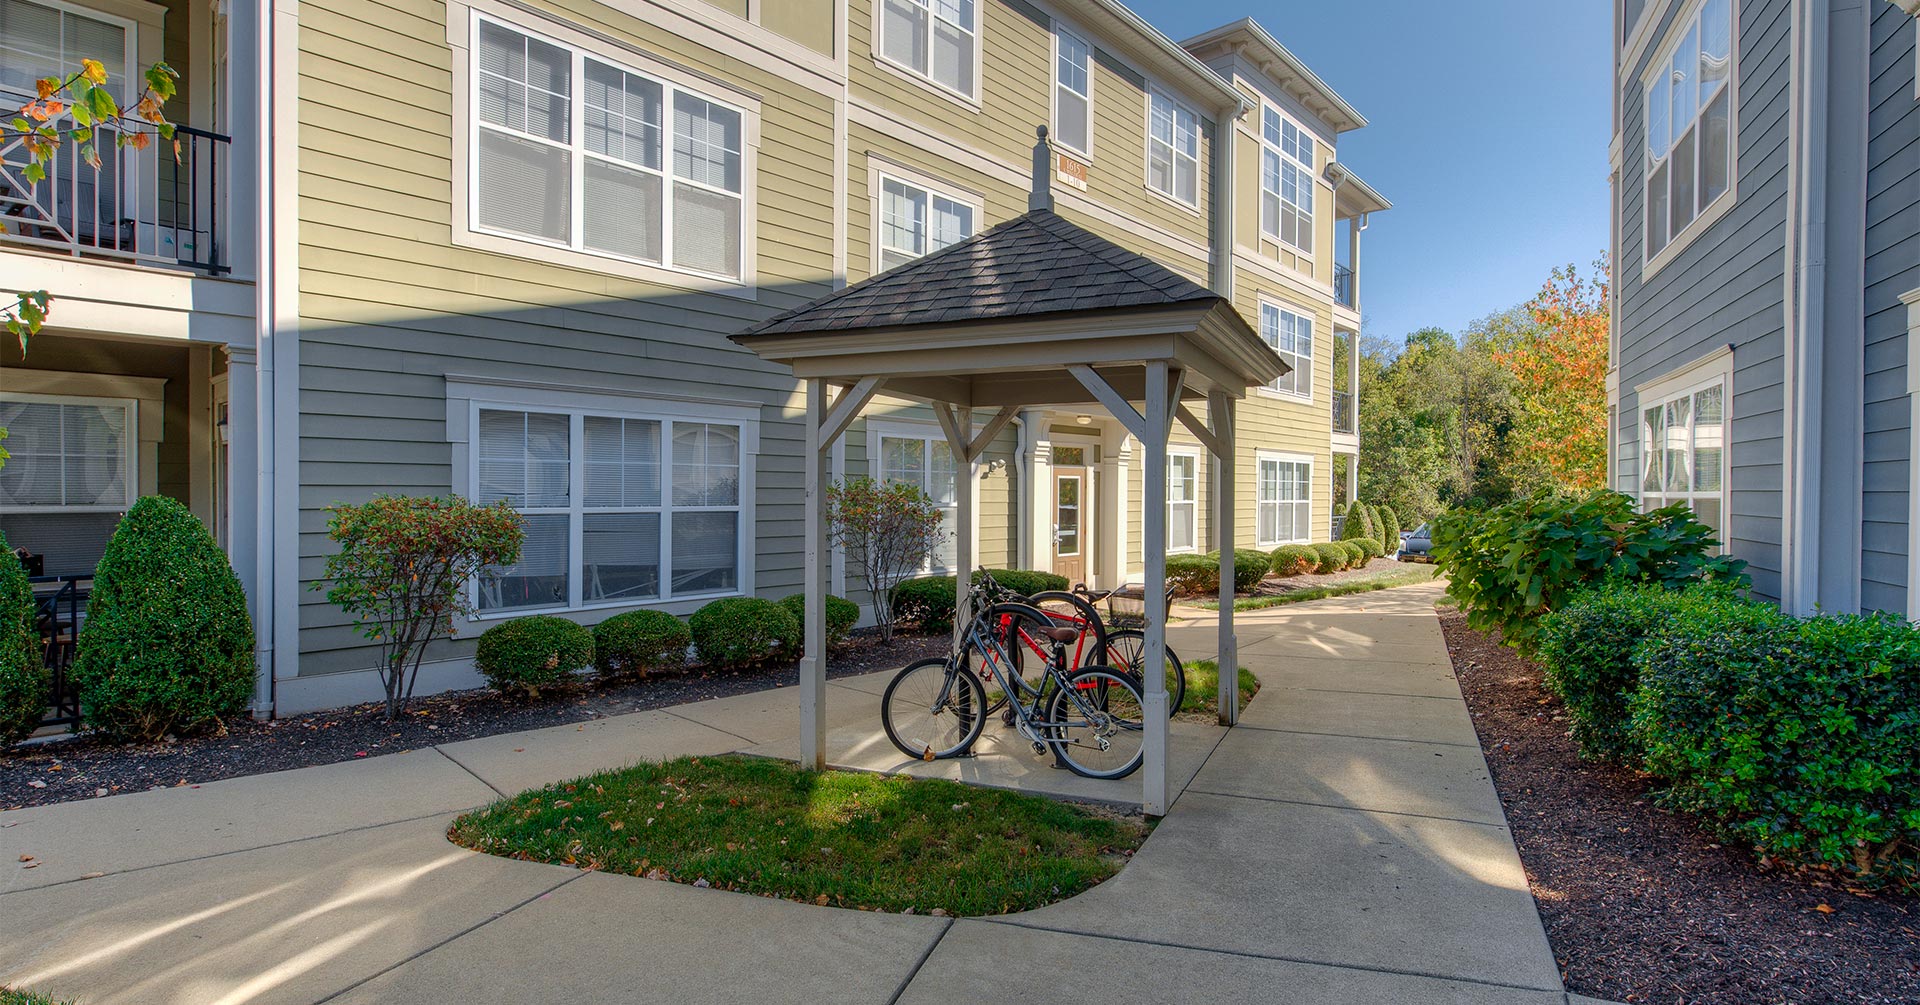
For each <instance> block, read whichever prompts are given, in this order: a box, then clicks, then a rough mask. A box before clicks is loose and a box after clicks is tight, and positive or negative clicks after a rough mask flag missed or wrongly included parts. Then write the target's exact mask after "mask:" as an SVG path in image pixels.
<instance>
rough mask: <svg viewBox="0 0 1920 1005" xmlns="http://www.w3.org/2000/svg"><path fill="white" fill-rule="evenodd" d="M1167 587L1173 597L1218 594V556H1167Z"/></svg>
mask: <svg viewBox="0 0 1920 1005" xmlns="http://www.w3.org/2000/svg"><path fill="white" fill-rule="evenodd" d="M1167 587H1168V588H1169V589H1171V590H1172V591H1173V592H1174V595H1175V596H1182V597H1184V596H1192V595H1193V594H1196V593H1219V592H1220V556H1218V555H1215V556H1213V557H1211V558H1209V557H1207V556H1206V555H1168V556H1167Z"/></svg>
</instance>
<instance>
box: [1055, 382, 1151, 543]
mask: <svg viewBox="0 0 1920 1005" xmlns="http://www.w3.org/2000/svg"><path fill="white" fill-rule="evenodd" d="M1156 366H1157V367H1159V368H1160V370H1159V372H1160V376H1161V383H1162V386H1164V385H1165V379H1166V373H1167V365H1166V364H1165V363H1149V364H1147V373H1148V377H1147V384H1148V386H1149V387H1151V386H1152V385H1153V379H1154V378H1153V377H1152V374H1153V372H1154V370H1153V368H1154V367H1156ZM1067 372H1068V373H1071V374H1073V376H1074V378H1075V379H1077V380H1079V381H1080V384H1081V386H1082V387H1085V388H1086V389H1087V393H1088V394H1091V395H1093V400H1095V401H1097V402H1099V403H1100V404H1101V405H1102V406H1103V407H1105V408H1106V410H1107V411H1108V413H1110V414H1111V415H1112V416H1113V417H1114V418H1116V419H1119V420H1120V424H1121V425H1123V426H1125V427H1127V432H1129V433H1132V434H1133V438H1134V439H1136V440H1139V441H1141V442H1143V443H1144V442H1146V441H1147V440H1149V439H1152V437H1151V436H1149V435H1148V433H1147V430H1148V427H1149V421H1148V418H1147V417H1146V416H1143V415H1141V414H1140V413H1139V412H1138V411H1136V410H1135V409H1134V407H1133V404H1132V403H1131V402H1129V401H1127V399H1125V398H1122V397H1121V396H1120V392H1118V391H1115V390H1114V389H1113V385H1111V384H1109V383H1107V379H1106V378H1105V377H1102V376H1100V374H1099V373H1098V372H1097V371H1095V370H1094V368H1093V367H1090V366H1087V365H1085V364H1078V363H1077V364H1074V365H1072V366H1069V367H1067ZM1147 397H1148V400H1149V401H1150V402H1151V401H1152V400H1153V398H1154V394H1153V393H1152V392H1151V391H1150V392H1149V393H1148V395H1147ZM1160 398H1161V400H1162V401H1163V402H1164V400H1165V395H1164V394H1162V395H1160ZM1151 410H1152V409H1151V408H1149V411H1151ZM1160 439H1161V440H1163V441H1164V440H1165V439H1166V434H1165V432H1164V431H1163V432H1162V433H1161V435H1160ZM1164 445H1165V444H1164V443H1163V444H1162V446H1163V447H1164ZM1160 491H1161V492H1162V493H1163V494H1164V493H1165V492H1166V488H1165V486H1162V487H1161V490H1160ZM1161 529H1162V530H1164V529H1165V528H1164V527H1163V528H1161ZM1149 540H1151V538H1149Z"/></svg>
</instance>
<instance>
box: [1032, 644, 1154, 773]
mask: <svg viewBox="0 0 1920 1005" xmlns="http://www.w3.org/2000/svg"><path fill="white" fill-rule="evenodd" d="M1090 692H1098V697H1097V698H1096V699H1094V700H1087V699H1086V698H1084V697H1083V698H1081V699H1080V700H1076V699H1075V695H1076V694H1080V695H1085V694H1087V693H1090ZM1143 709H1144V706H1143V704H1142V702H1141V698H1140V684H1139V682H1138V681H1137V680H1135V679H1134V678H1133V675H1131V674H1129V673H1127V672H1125V671H1123V670H1117V669H1115V668H1113V667H1106V666H1094V667H1085V668H1082V669H1081V670H1080V671H1079V672H1077V673H1075V674H1074V675H1073V676H1071V677H1069V678H1067V683H1066V686H1065V687H1063V688H1061V689H1060V690H1058V691H1055V692H1054V693H1053V701H1052V702H1051V703H1050V704H1049V705H1048V708H1047V736H1048V741H1049V742H1050V743H1051V744H1052V746H1053V757H1054V760H1055V761H1056V762H1058V763H1059V764H1060V766H1061V767H1064V768H1066V769H1067V770H1068V771H1071V772H1073V773H1074V774H1076V775H1080V776H1083V777H1086V778H1102V779H1114V778H1125V777H1127V776H1128V775H1131V774H1133V773H1134V772H1135V771H1138V770H1139V769H1140V763H1141V761H1143V760H1144V759H1145V758H1146V744H1147V737H1146V730H1145V728H1144V727H1145V714H1144V710H1143Z"/></svg>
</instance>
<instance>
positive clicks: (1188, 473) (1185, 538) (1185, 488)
mask: <svg viewBox="0 0 1920 1005" xmlns="http://www.w3.org/2000/svg"><path fill="white" fill-rule="evenodd" d="M1199 466H1200V456H1199V455H1198V454H1192V453H1184V454H1174V453H1169V454H1168V455H1167V551H1168V552H1169V553H1171V552H1176V551H1197V550H1199V547H1200V496H1199V485H1200V481H1199Z"/></svg>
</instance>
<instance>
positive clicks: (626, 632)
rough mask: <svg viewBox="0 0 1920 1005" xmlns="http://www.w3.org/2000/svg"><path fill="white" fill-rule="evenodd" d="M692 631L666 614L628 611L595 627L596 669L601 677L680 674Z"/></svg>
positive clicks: (691, 643)
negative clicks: (660, 673)
mask: <svg viewBox="0 0 1920 1005" xmlns="http://www.w3.org/2000/svg"><path fill="white" fill-rule="evenodd" d="M692 645H693V631H692V630H691V629H689V628H688V627H687V623H686V622H684V621H682V620H680V619H679V618H676V617H674V616H673V615H671V614H668V613H667V612H665V611H628V612H627V613H625V614H616V615H614V616H613V617H611V618H608V619H607V620H605V621H602V622H600V623H599V624H597V625H594V626H593V668H594V670H596V671H598V672H599V674H600V675H601V676H602V677H618V676H620V675H622V674H639V675H640V676H642V677H645V676H646V675H648V674H650V673H654V672H657V671H661V670H678V669H680V668H681V667H682V666H685V665H686V662H687V649H688V648H690V647H691V646H692Z"/></svg>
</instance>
